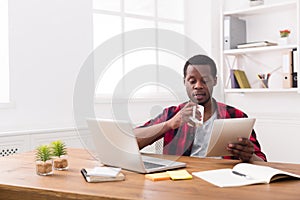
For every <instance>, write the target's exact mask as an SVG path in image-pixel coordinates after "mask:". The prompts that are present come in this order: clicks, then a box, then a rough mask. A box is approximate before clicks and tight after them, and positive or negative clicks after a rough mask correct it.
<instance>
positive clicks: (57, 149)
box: [50, 140, 68, 170]
mask: <svg viewBox="0 0 300 200" xmlns="http://www.w3.org/2000/svg"><path fill="white" fill-rule="evenodd" d="M50 146H51V149H52V154H53V163H54V169H56V170H67V169H68V157H67V148H66V145H65V143H64V142H62V141H61V140H57V141H54V142H52V143H51V144H50Z"/></svg>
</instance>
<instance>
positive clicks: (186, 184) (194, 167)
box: [0, 149, 300, 200]
mask: <svg viewBox="0 0 300 200" xmlns="http://www.w3.org/2000/svg"><path fill="white" fill-rule="evenodd" d="M179 160H180V161H183V162H186V163H187V168H186V169H187V170H188V171H189V172H194V171H201V170H210V169H218V168H232V167H233V166H234V165H235V164H236V163H237V162H238V161H233V160H216V159H200V158H191V157H181V158H180V159H179ZM69 163H70V168H69V170H68V171H55V172H54V175H52V176H47V177H44V176H38V175H36V172H35V163H34V152H28V153H22V154H18V155H12V156H9V157H2V158H0V168H1V169H0V171H1V175H0V199H25V200H26V199H30V200H35V199H38V200H41V199H82V200H85V199H89V200H91V199H181V200H183V199H236V200H241V199H243V200H246V199H251V200H253V199H270V200H276V199H299V198H300V190H299V188H300V181H297V180H285V181H280V182H274V183H271V184H260V185H251V186H244V187H238V188H219V187H216V186H214V185H211V184H209V183H207V182H205V181H203V180H201V179H199V178H197V177H194V178H193V179H192V180H184V181H171V180H166V181H158V182H152V181H150V180H147V179H145V178H144V175H142V174H137V173H133V172H129V171H125V170H123V173H124V174H125V175H126V180H125V181H121V182H103V183H87V182H85V180H84V179H83V177H82V175H81V174H80V169H81V168H83V167H94V166H95V164H96V163H97V162H96V161H94V160H93V159H92V157H91V156H90V155H89V154H88V152H87V151H85V150H83V149H69ZM256 164H263V165H269V166H272V167H276V168H278V169H282V170H285V171H289V172H293V173H297V174H300V165H297V164H283V163H263V162H257V163H256Z"/></svg>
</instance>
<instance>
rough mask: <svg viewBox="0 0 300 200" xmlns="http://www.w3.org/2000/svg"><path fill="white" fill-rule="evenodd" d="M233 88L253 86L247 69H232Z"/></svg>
mask: <svg viewBox="0 0 300 200" xmlns="http://www.w3.org/2000/svg"><path fill="white" fill-rule="evenodd" d="M230 80H231V88H251V85H250V83H249V81H248V78H247V76H246V73H245V71H243V70H239V69H231V70H230Z"/></svg>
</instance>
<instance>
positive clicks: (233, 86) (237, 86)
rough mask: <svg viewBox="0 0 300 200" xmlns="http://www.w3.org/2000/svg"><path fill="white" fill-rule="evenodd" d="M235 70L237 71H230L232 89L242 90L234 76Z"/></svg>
mask: <svg viewBox="0 0 300 200" xmlns="http://www.w3.org/2000/svg"><path fill="white" fill-rule="evenodd" d="M234 70H235V69H230V83H231V88H240V85H239V84H238V82H237V80H236V78H235V76H234Z"/></svg>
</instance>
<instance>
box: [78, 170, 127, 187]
mask: <svg viewBox="0 0 300 200" xmlns="http://www.w3.org/2000/svg"><path fill="white" fill-rule="evenodd" d="M80 172H81V174H82V176H83V177H84V179H85V180H86V182H89V183H97V182H107V181H122V180H125V175H124V174H123V173H121V168H114V167H95V168H93V169H90V168H83V169H81V170H80Z"/></svg>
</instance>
